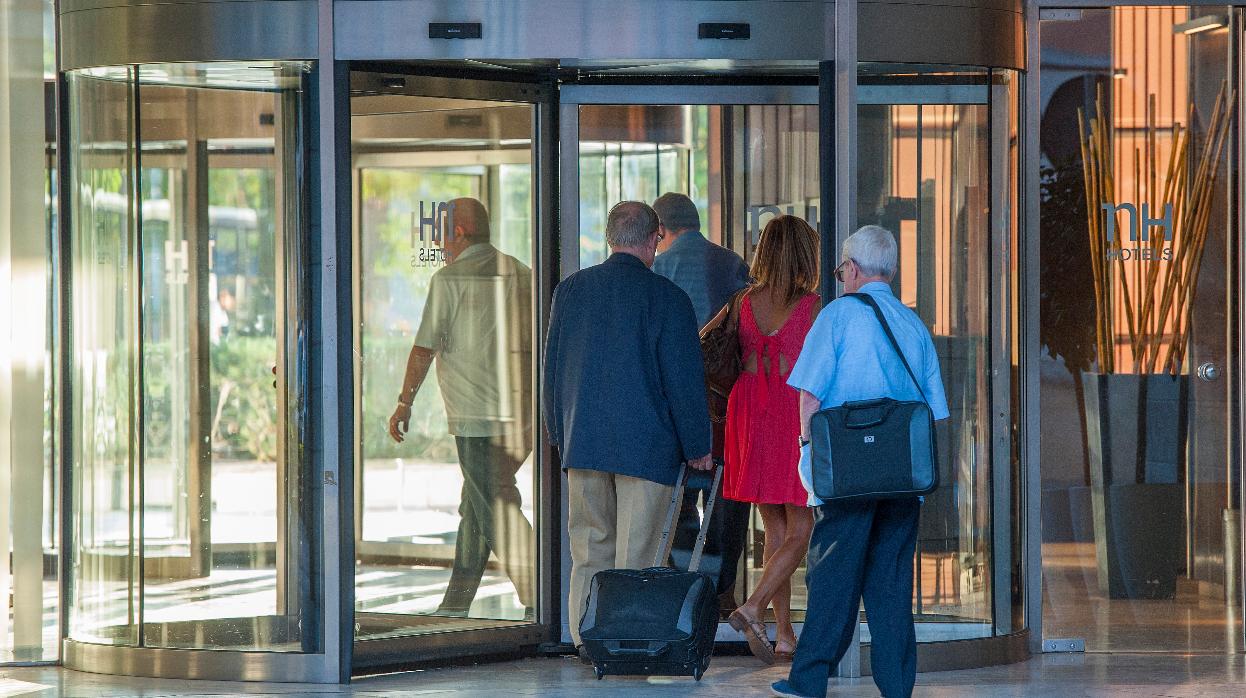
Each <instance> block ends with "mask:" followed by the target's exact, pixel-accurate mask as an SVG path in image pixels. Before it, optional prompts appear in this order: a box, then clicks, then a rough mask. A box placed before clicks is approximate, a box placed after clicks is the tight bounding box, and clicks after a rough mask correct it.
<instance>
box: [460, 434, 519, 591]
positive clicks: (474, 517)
mask: <svg viewBox="0 0 1246 698" xmlns="http://www.w3.org/2000/svg"><path fill="white" fill-rule="evenodd" d="M513 438H514V437H507V436H456V437H454V444H455V446H456V447H457V449H458V454H459V467H460V468H461V469H462V472H463V491H462V495H461V499H460V501H459V530H458V535H457V537H456V538H455V542H454V567H453V568H452V569H451V570H450V582H449V584H448V585H447V586H446V594H445V596H444V597H443V599H442V602H441V606H440V607H439V608H438V610H439V611H442V612H465V611H467V609H468V608H469V607H470V606H471V605H472V600H473V599H475V598H476V592H477V590H479V588H480V580H481V578H482V577H483V576H484V573H485V566H486V565H488V563H489V554H490V553H491V552H493V553H497V556H498V560H499V561H500V562H501V563H502V568H503V569H504V570H505V571H506V574H507V576H509V577H510V579H511V582H512V583H513V584H514V585H515V591H516V593H518V595H519V600H520V602H521V603H523V604H524V605H525V606H527V607H532V606H533V604H534V603H535V598H534V596H535V589H534V585H535V583H536V581H535V580H536V578H535V574H534V572H535V567H534V565H535V562H536V556H535V555H534V551H535V549H534V545H535V542H536V539H535V537H534V536H533V533H532V524H531V523H529V522H528V518H527V517H526V516H524V514H523V510H522V509H521V508H520V506H521V504H522V502H523V498H522V497H521V496H520V494H519V488H518V487H517V486H516V484H515V473H516V472H518V471H519V467H520V466H521V465H523V462H524V459H526V458H527V457H528V454H527V452H526V451H525V449H523V448H516V447H514V445H513V444H509V443H508V441H510V440H513Z"/></svg>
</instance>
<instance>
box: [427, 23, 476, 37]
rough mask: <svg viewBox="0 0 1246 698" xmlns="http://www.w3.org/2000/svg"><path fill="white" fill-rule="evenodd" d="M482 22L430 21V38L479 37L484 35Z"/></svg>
mask: <svg viewBox="0 0 1246 698" xmlns="http://www.w3.org/2000/svg"><path fill="white" fill-rule="evenodd" d="M483 33H484V32H483V27H482V26H481V24H480V22H429V23H428V38H430V39H479V38H480V37H481V36H482V35H483Z"/></svg>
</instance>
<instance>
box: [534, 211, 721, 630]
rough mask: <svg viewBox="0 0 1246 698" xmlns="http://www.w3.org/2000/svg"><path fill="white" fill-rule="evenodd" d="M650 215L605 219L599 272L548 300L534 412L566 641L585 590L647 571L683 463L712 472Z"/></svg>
mask: <svg viewBox="0 0 1246 698" xmlns="http://www.w3.org/2000/svg"><path fill="white" fill-rule="evenodd" d="M659 241H660V235H659V233H658V216H657V214H656V213H654V212H653V209H652V208H650V207H649V206H647V205H646V204H644V203H641V202H638V201H624V202H622V203H619V204H617V205H615V207H614V208H612V209H610V214H609V216H608V217H607V219H606V243H607V244H609V245H610V250H611V255H610V257H609V258H608V259H607V260H606V261H605V262H603V263H601V264H599V265H597V266H594V267H589V268H587V269H583V270H581V271H578V272H576V273H574V274H572V275H571V276H569V277H567V278H566V279H565V280H564V281H563V282H562V283H560V284H559V285H558V287H557V288H556V289H555V290H554V303H553V309H552V311H551V314H550V323H549V335H548V336H547V337H546V340H545V370H544V372H543V375H542V379H541V383H542V384H541V394H542V410H543V416H544V418H545V425H546V428H547V429H548V431H549V439H550V442H551V443H553V444H554V446H555V447H557V448H558V451H559V454H560V455H561V457H562V466H563V468H565V469H566V471H567V534H568V537H569V539H570V543H571V585H570V587H571V588H570V589H569V591H568V608H569V609H570V612H569V616H570V617H569V618H568V619H567V620H568V621H569V623H570V631H571V637H572V639H573V640H574V641H575V644H576V646H577V647H578V646H579V645H580V629H579V621H580V617H581V616H582V615H583V612H584V605H585V601H586V596H587V594H588V587H589V582H590V581H591V580H592V578H593V575H594V574H596V573H597V572H599V571H601V570H605V569H611V568H629V569H640V568H644V567H648V566H650V565H651V564H652V563H653V555H654V553H655V552H656V551H657V548H658V543H659V542H660V540H661V535H662V516H663V513H664V510H665V508H666V507H667V505H668V504H669V503H670V497H671V490H672V488H673V486H674V484H675V480H676V478H677V477H678V474H679V464H680V462H681V461H686V462H687V463H688V464H689V466H691V467H693V468H696V469H700V470H709V469H711V468H713V461H712V459H711V458H710V446H711V443H710V440H711V432H710V420H709V408H708V406H707V404H706V400H705V369H704V367H703V365H702V363H701V345H700V341H699V340H698V338H697V320H696V314H695V313H694V312H693V309H692V302H691V301H690V300H689V299H688V294H686V293H684V292H683V291H682V290H681V289H680V288H679V287H678V286H676V285H675V284H673V283H671V281H669V280H668V279H665V278H663V277H661V276H659V275H657V274H655V273H653V271H652V269H651V268H652V266H653V259H654V256H655V255H656V253H657V246H658V242H659Z"/></svg>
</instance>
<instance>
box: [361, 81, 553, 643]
mask: <svg viewBox="0 0 1246 698" xmlns="http://www.w3.org/2000/svg"><path fill="white" fill-rule="evenodd" d="M356 75H357V81H358V83H359V84H360V85H362V84H364V83H369V84H370V82H369V81H370V76H366V75H364V74H356ZM384 80H388V81H390V86H391V88H392V89H393V91H394V92H395V93H393V94H373V93H370V92H369V90H368V89H365V88H363V87H360V88H359V90H358V91H357V93H356V96H355V97H353V99H352V100H351V112H352V117H351V157H352V173H353V179H354V194H355V196H354V201H355V245H356V259H357V260H358V262H359V263H358V265H357V267H356V280H355V283H356V289H355V291H356V308H357V310H356V312H357V316H358V324H357V326H356V328H357V329H356V348H357V352H356V356H357V357H358V359H357V365H356V375H357V376H359V391H358V394H357V396H356V415H357V417H356V418H357V420H358V422H357V423H358V425H359V427H358V435H359V441H358V444H357V459H356V462H357V463H358V464H359V474H358V475H357V477H356V482H357V492H356V502H357V505H356V506H357V517H356V526H357V529H356V532H355V535H356V552H357V564H356V574H355V599H356V602H355V610H356V640H357V641H365V640H379V639H383V638H391V637H399V636H410V635H420V634H426V633H434V632H447V631H457V630H480V629H489V628H502V629H516V628H522V627H523V626H532V624H533V623H534V622H535V620H536V618H537V615H536V612H537V602H536V599H537V589H538V587H537V582H538V576H537V553H536V551H537V537H536V532H535V530H534V525H536V524H537V523H538V522H537V510H538V507H537V497H538V496H539V492H540V489H539V478H538V475H537V472H538V467H537V462H536V459H535V452H534V451H533V440H534V432H535V429H536V426H535V424H534V420H533V415H534V412H533V405H534V404H535V402H534V401H535V397H534V389H533V387H534V383H533V381H534V367H535V363H534V362H535V359H534V356H533V351H534V346H535V341H536V340H535V338H534V331H533V323H534V320H535V315H534V313H533V307H534V298H535V296H534V293H535V289H534V286H535V284H534V278H533V271H532V269H533V262H534V252H535V249H536V247H535V244H534V243H535V230H536V228H535V222H534V213H535V211H536V208H535V204H536V192H535V188H534V185H535V173H536V169H535V160H534V157H533V153H534V146H535V135H534V133H535V132H534V129H535V125H536V121H535V119H536V107H534V106H533V105H532V104H526V103H522V102H513V101H488V100H484V99H457V98H448V97H424V96H415V95H413V94H399V92H402V91H404V90H405V91H408V92H410V91H416V88H415V87H414V85H413V86H412V87H411V88H404V87H403V85H405V81H403V80H402V78H384ZM400 83H402V84H400ZM401 403H407V404H408V405H409V407H406V406H404V405H403V404H401ZM395 429H396V430H397V433H395V432H394V430H395Z"/></svg>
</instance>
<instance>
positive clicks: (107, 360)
mask: <svg viewBox="0 0 1246 698" xmlns="http://www.w3.org/2000/svg"><path fill="white" fill-rule="evenodd" d="M120 77H121V79H119V80H105V79H98V78H95V77H92V76H89V75H83V74H75V75H71V76H70V77H69V88H70V89H71V90H72V91H73V93H74V95H75V96H76V99H75V100H74V102H73V104H74V105H75V108H74V109H72V110H71V112H70V114H69V124H70V127H69V129H70V140H69V143H68V144H67V147H69V149H70V162H69V165H70V169H71V171H72V173H73V180H72V181H73V189H72V194H71V196H72V197H73V216H72V218H71V220H72V225H73V231H72V234H71V238H70V240H71V242H70V247H69V250H68V254H67V256H68V258H69V265H70V266H71V267H72V270H73V271H72V278H73V289H72V291H71V294H70V296H71V306H70V309H69V313H70V317H71V325H70V341H71V342H72V349H71V351H72V353H73V364H72V365H71V366H70V368H69V380H68V384H69V385H72V386H73V393H72V400H71V402H70V404H69V405H68V406H67V407H68V414H69V417H70V419H71V420H72V425H71V429H72V432H73V446H72V451H71V455H70V457H71V458H72V459H73V464H74V469H73V481H72V483H71V487H72V492H73V509H72V511H71V512H70V514H69V515H70V516H72V517H73V523H72V526H73V534H74V539H75V542H76V545H75V546H74V548H73V549H72V550H71V551H70V554H71V555H72V556H73V558H72V560H71V562H70V564H71V566H72V568H73V579H72V581H71V584H70V588H69V592H70V598H68V599H66V601H67V602H68V603H69V604H70V617H71V622H70V627H69V636H70V637H71V638H73V639H75V640H82V641H86V642H96V643H106V644H111V643H117V644H134V643H135V642H137V640H138V622H139V620H138V607H137V606H138V599H137V596H136V593H137V589H138V580H139V577H140V575H139V572H138V565H139V559H140V558H139V554H138V552H137V551H136V549H135V545H136V543H137V542H139V539H138V519H137V508H136V502H137V493H136V492H135V487H136V475H135V473H136V470H137V467H138V462H137V461H138V445H137V439H136V434H135V433H134V431H135V423H136V420H135V419H134V415H135V412H136V411H137V410H136V394H135V388H136V385H137V383H138V366H137V361H138V357H137V350H136V346H135V345H136V343H137V339H138V303H137V300H136V299H137V298H138V297H139V293H138V278H137V276H138V273H137V268H138V265H137V261H136V254H137V249H136V248H137V245H136V238H137V233H138V220H137V214H136V211H135V209H136V204H137V202H136V200H135V199H136V197H135V193H134V192H135V187H134V180H135V174H136V167H137V165H136V158H137V153H136V152H135V148H134V142H135V124H134V109H133V102H132V99H131V97H132V92H133V91H132V89H131V81H132V79H133V71H132V69H126V70H125V71H123V72H122V73H121V76H120Z"/></svg>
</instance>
